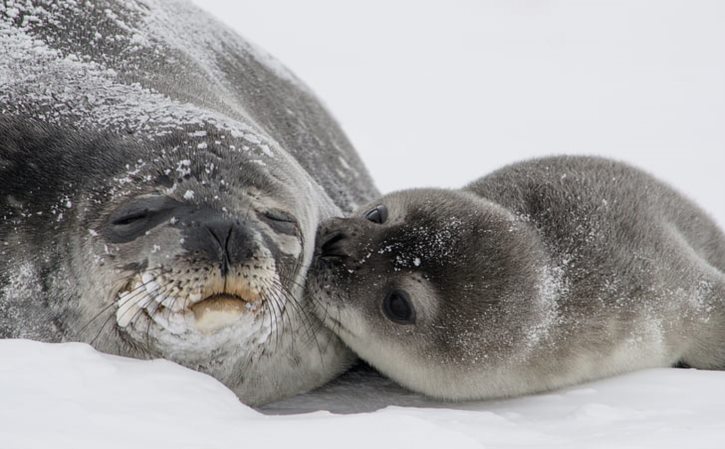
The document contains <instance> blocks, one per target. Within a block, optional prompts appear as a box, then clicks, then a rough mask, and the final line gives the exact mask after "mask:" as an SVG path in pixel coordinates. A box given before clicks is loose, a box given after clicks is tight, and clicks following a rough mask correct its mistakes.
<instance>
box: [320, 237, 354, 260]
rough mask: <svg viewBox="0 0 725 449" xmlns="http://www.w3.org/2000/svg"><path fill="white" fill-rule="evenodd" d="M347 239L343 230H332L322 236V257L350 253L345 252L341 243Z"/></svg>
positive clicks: (342, 255) (341, 255) (333, 256)
mask: <svg viewBox="0 0 725 449" xmlns="http://www.w3.org/2000/svg"><path fill="white" fill-rule="evenodd" d="M346 239H347V235H345V233H344V232H342V231H332V232H329V233H327V234H325V235H323V236H322V239H321V242H320V250H319V253H320V257H322V258H342V257H348V256H349V255H348V254H347V253H346V252H345V250H344V248H343V246H342V245H341V243H342V242H343V241H344V240H346Z"/></svg>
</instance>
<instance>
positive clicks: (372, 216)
mask: <svg viewBox="0 0 725 449" xmlns="http://www.w3.org/2000/svg"><path fill="white" fill-rule="evenodd" d="M365 219H366V220H368V221H372V222H373V223H377V224H383V223H385V221H386V220H387V219H388V208H387V207H385V206H384V205H383V204H381V205H379V206H376V207H375V208H373V209H370V210H369V211H367V212H366V213H365Z"/></svg>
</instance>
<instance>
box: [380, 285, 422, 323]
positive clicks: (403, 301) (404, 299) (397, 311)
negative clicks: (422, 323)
mask: <svg viewBox="0 0 725 449" xmlns="http://www.w3.org/2000/svg"><path fill="white" fill-rule="evenodd" d="M383 313H384V314H385V316H386V317H387V318H388V319H389V320H390V321H392V322H394V323H397V324H415V309H414V308H413V304H412V303H411V302H410V297H409V296H408V294H407V293H405V292H404V291H402V290H393V291H391V292H390V293H388V296H386V297H385V300H384V301H383Z"/></svg>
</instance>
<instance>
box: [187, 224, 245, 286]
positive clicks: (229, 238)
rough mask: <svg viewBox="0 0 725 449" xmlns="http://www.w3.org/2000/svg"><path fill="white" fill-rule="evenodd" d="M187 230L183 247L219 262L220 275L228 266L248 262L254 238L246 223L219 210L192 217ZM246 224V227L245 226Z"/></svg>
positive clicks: (226, 272) (226, 271) (227, 269)
mask: <svg viewBox="0 0 725 449" xmlns="http://www.w3.org/2000/svg"><path fill="white" fill-rule="evenodd" d="M194 218H195V219H194V220H193V221H191V222H190V223H189V226H188V228H187V229H186V232H185V234H186V239H185V242H184V246H185V248H186V249H187V250H189V251H192V252H197V253H201V254H204V255H205V256H206V257H207V258H208V260H209V261H211V262H214V263H219V267H220V269H221V274H222V276H227V274H228V273H229V269H230V267H233V266H235V265H239V264H242V263H244V262H246V261H248V260H249V259H250V258H251V257H252V255H253V253H254V248H253V244H254V237H253V235H252V232H251V230H250V229H249V224H248V223H246V222H244V223H243V222H240V221H239V220H234V219H232V218H228V217H224V216H221V215H220V214H218V213H211V214H209V215H202V216H198V217H194ZM245 225H246V226H245Z"/></svg>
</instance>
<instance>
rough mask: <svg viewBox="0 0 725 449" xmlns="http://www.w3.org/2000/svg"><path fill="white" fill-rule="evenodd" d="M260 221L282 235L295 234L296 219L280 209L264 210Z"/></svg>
mask: <svg viewBox="0 0 725 449" xmlns="http://www.w3.org/2000/svg"><path fill="white" fill-rule="evenodd" d="M262 219H264V221H266V222H267V224H268V225H269V226H270V227H271V228H272V229H274V231H275V232H281V233H283V234H295V233H296V232H297V219H296V218H295V217H294V215H292V214H290V213H289V212H285V211H283V210H281V209H269V210H266V211H265V212H264V213H262Z"/></svg>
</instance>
